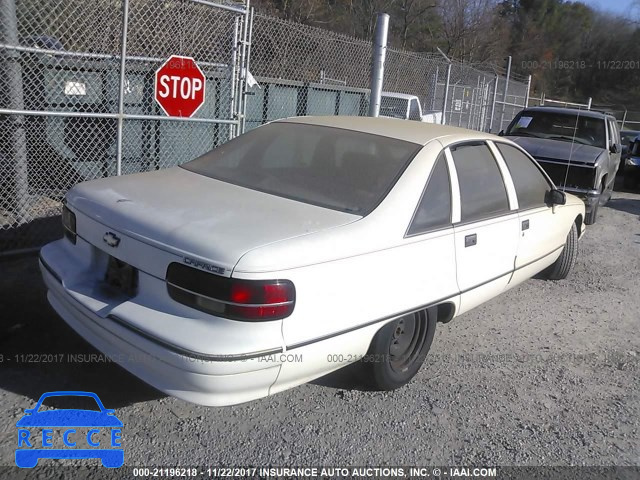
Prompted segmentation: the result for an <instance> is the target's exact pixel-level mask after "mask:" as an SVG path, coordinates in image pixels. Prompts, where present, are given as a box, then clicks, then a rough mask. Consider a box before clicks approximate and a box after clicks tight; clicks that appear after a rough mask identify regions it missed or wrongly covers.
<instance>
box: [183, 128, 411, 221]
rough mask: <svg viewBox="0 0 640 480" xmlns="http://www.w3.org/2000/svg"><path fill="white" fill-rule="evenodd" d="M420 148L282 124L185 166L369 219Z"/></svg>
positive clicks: (255, 132) (347, 132)
mask: <svg viewBox="0 0 640 480" xmlns="http://www.w3.org/2000/svg"><path fill="white" fill-rule="evenodd" d="M419 149H420V145H417V144H415V143H409V142H404V141H401V140H396V139H393V138H387V137H381V136H378V135H371V134H366V133H362V132H354V131H351V130H343V129H338V128H332V127H320V126H316V125H304V124H297V123H286V122H278V123H272V124H269V125H265V126H263V127H260V128H256V129H255V130H252V131H250V132H248V133H246V134H244V135H241V136H239V137H237V138H235V139H233V140H231V141H229V142H227V143H225V144H223V145H221V146H219V147H218V148H216V149H214V150H212V151H211V152H209V153H206V154H205V155H203V156H201V157H199V158H197V159H195V160H193V161H191V162H189V163H186V164H184V165H182V167H183V168H185V169H187V170H190V171H192V172H195V173H199V174H201V175H205V176H207V177H211V178H215V179H217V180H222V181H224V182H228V183H232V184H235V185H240V186H242V187H246V188H251V189H253V190H258V191H261V192H265V193H269V194H272V195H277V196H280V197H285V198H291V199H293V200H297V201H300V202H304V203H310V204H313V205H319V206H322V207H327V208H331V209H334V210H340V211H343V212H349V213H355V214H358V215H366V214H368V213H369V212H370V211H371V210H373V209H374V208H375V207H376V206H377V205H378V204H379V203H380V202H381V201H382V199H383V198H384V197H385V196H386V194H387V193H388V191H389V190H390V189H391V187H393V185H394V184H395V182H396V180H397V179H398V177H399V176H400V175H401V174H402V172H403V171H404V169H405V168H406V166H407V165H408V164H409V162H410V161H411V159H412V158H413V156H414V155H415V154H416V153H417V152H418V150H419Z"/></svg>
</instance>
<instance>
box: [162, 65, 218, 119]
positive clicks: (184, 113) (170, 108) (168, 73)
mask: <svg viewBox="0 0 640 480" xmlns="http://www.w3.org/2000/svg"><path fill="white" fill-rule="evenodd" d="M205 87H206V82H205V77H204V74H203V73H202V70H200V67H198V65H197V64H196V62H195V60H194V59H193V58H191V57H181V56H180V55H172V56H171V57H169V59H168V60H167V61H166V62H164V63H163V64H162V66H161V67H160V68H159V69H158V70H156V83H155V98H156V102H158V104H159V105H160V107H162V110H164V113H166V114H167V115H169V116H170V117H190V116H192V115H193V114H194V113H196V111H197V110H198V109H199V108H200V107H201V106H202V104H203V103H204V92H205Z"/></svg>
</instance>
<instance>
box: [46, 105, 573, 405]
mask: <svg viewBox="0 0 640 480" xmlns="http://www.w3.org/2000/svg"><path fill="white" fill-rule="evenodd" d="M583 220H584V203H583V202H582V201H581V200H580V199H578V198H576V197H574V196H571V195H568V194H565V193H563V192H560V191H558V190H556V188H555V187H554V185H553V183H552V182H551V180H550V179H549V178H548V177H547V175H546V174H545V173H544V171H543V170H542V169H541V168H540V167H539V165H538V164H537V163H536V162H535V160H533V159H532V158H531V157H530V156H529V155H528V154H527V153H526V152H525V151H524V150H522V149H521V148H520V147H518V146H517V145H515V144H514V143H513V142H510V141H509V140H506V139H505V138H501V137H497V136H493V135H489V134H484V133H480V132H474V131H470V130H464V129H460V128H454V127H448V126H441V125H433V124H424V123H418V122H407V121H402V120H394V119H384V118H361V117H355V118H354V117H301V118H292V119H285V120H281V121H276V122H273V123H270V124H267V125H265V126H262V127H259V128H257V129H255V130H252V131H251V132H249V133H247V134H245V135H242V136H240V137H238V138H236V139H234V140H231V141H230V142H228V143H225V144H224V145H222V146H220V147H218V148H216V149H215V150H213V151H211V152H209V153H207V154H205V155H203V156H202V157H200V158H197V159H196V160H193V161H192V162H189V163H187V164H184V165H182V166H180V167H175V168H171V169H168V170H163V171H154V172H148V173H141V174H135V175H127V176H122V177H113V178H106V179H100V180H95V181H91V182H87V183H82V184H80V185H77V186H75V187H74V188H73V189H71V190H70V191H69V193H68V195H67V197H66V204H65V207H64V209H63V225H64V231H65V238H63V239H61V240H58V241H56V242H53V243H50V244H48V245H46V246H45V247H44V248H43V249H42V250H41V253H40V265H41V270H42V275H43V277H44V280H45V282H46V285H47V287H48V290H49V291H48V299H49V302H50V303H51V305H52V306H53V307H54V308H55V310H56V311H57V312H58V313H59V314H60V316H61V317H62V318H64V319H65V321H66V322H67V323H69V325H71V327H73V328H74V329H75V330H76V331H77V332H78V333H79V334H80V335H81V336H83V337H84V338H85V339H86V340H87V341H89V342H90V343H91V344H93V345H94V346H95V347H96V348H97V349H99V350H100V351H102V352H104V353H105V354H107V355H109V356H111V357H112V358H113V359H114V360H116V361H118V362H119V363H120V364H121V365H122V366H123V367H125V368H126V369H127V370H129V371H131V372H132V373H133V374H135V375H137V376H138V377H140V378H141V379H143V380H144V381H146V382H148V383H149V384H151V385H153V386H155V387H156V388H158V389H160V390H162V391H164V392H166V393H167V394H169V395H173V396H175V397H179V398H182V399H185V400H188V401H191V402H195V403H199V404H204V405H230V404H236V403H241V402H246V401H249V400H253V399H257V398H260V397H265V396H267V395H272V394H274V393H276V392H280V391H282V390H285V389H288V388H291V387H293V386H296V385H299V384H302V383H305V382H308V381H310V380H313V379H314V378H317V377H320V376H322V375H325V374H327V373H329V372H331V371H334V370H336V369H338V368H341V367H343V366H345V365H346V364H349V363H352V362H356V361H361V362H362V375H363V379H364V380H366V381H367V382H369V383H370V384H371V385H372V386H373V387H374V388H378V389H383V390H388V389H394V388H398V387H400V386H402V385H404V384H405V383H407V382H408V381H409V380H410V379H411V378H412V377H413V376H414V375H415V374H416V372H417V371H418V369H419V368H420V366H421V364H422V363H423V361H424V358H425V356H426V354H427V351H428V350H429V347H430V345H431V342H432V339H433V334H434V331H435V327H436V323H437V322H441V323H446V322H448V321H450V320H451V319H452V318H453V317H456V316H458V315H460V314H463V313H464V312H467V311H469V310H470V309H472V308H474V307H476V306H477V305H479V304H481V303H483V302H486V301H487V300H489V299H491V298H493V297H495V296H497V295H498V294H500V293H502V292H504V291H505V290H507V289H509V288H511V287H513V286H515V285H518V284H519V283H521V282H522V281H524V280H526V279H528V278H530V277H532V276H534V275H536V274H538V273H539V272H543V274H544V275H545V276H546V277H547V278H551V279H560V278H564V277H565V276H566V275H567V274H568V272H569V270H570V269H571V267H572V265H573V263H574V262H575V258H576V254H577V242H578V237H579V236H581V235H582V233H583V231H584V227H583ZM540 307H541V308H543V306H540ZM487 321H490V319H487Z"/></svg>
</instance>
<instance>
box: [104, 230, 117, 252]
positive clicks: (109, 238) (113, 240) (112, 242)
mask: <svg viewBox="0 0 640 480" xmlns="http://www.w3.org/2000/svg"><path fill="white" fill-rule="evenodd" d="M102 240H104V243H106V244H107V245H109V246H110V247H113V248H115V247H117V246H118V245H120V237H118V236H117V235H116V234H115V233H113V232H107V233H105V234H104V237H102Z"/></svg>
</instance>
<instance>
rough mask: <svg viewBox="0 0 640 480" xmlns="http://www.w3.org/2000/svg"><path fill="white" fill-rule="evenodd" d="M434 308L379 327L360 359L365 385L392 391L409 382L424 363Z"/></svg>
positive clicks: (430, 338)
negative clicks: (364, 354) (363, 369)
mask: <svg viewBox="0 0 640 480" xmlns="http://www.w3.org/2000/svg"><path fill="white" fill-rule="evenodd" d="M436 321H437V309H436V308H435V307H433V308H430V309H427V310H422V311H420V312H416V313H410V314H408V315H404V316H402V317H400V318H399V319H397V320H394V321H392V322H389V323H388V324H386V325H385V326H384V327H382V328H381V329H380V330H379V331H378V333H376V335H375V337H373V340H372V342H371V346H370V347H369V352H368V354H367V356H366V357H365V358H364V359H363V363H364V367H365V372H366V378H365V380H367V382H368V383H369V384H370V385H371V386H372V387H373V388H375V389H377V390H395V389H396V388H400V387H402V386H403V385H405V384H406V383H408V382H409V380H411V379H412V378H413V377H414V376H415V374H416V373H418V370H420V367H421V366H422V363H423V362H424V359H425V357H426V356H427V352H428V351H429V348H430V347H431V343H432V342H433V335H434V333H435V330H436Z"/></svg>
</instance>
